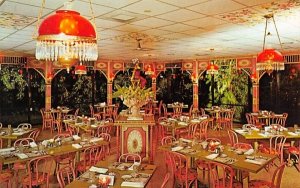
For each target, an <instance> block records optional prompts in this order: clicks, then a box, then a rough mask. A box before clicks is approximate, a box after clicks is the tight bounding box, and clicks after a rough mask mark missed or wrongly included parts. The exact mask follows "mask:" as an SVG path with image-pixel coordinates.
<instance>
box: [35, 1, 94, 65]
mask: <svg viewBox="0 0 300 188" xmlns="http://www.w3.org/2000/svg"><path fill="white" fill-rule="evenodd" d="M44 5H45V0H43V3H42V7H41V12H42V9H43V8H44ZM70 5H71V2H66V3H65V8H64V10H58V11H56V14H54V15H50V16H48V17H47V18H45V19H44V20H43V21H42V23H41V24H40V25H39V28H38V36H37V43H36V54H35V56H36V59H38V60H46V61H58V62H59V63H60V64H61V65H63V67H64V68H66V69H67V70H69V68H70V67H71V66H73V65H74V64H76V63H78V62H81V61H96V60H97V58H98V48H97V36H96V30H95V27H94V25H93V24H92V23H91V22H90V21H89V20H87V19H86V18H84V17H82V16H80V14H79V13H78V12H76V11H73V10H71V8H70ZM90 7H91V11H92V15H93V9H92V4H91V0H90ZM41 12H40V15H39V18H38V20H39V19H40V17H41V15H42V14H41ZM93 18H94V16H93Z"/></svg>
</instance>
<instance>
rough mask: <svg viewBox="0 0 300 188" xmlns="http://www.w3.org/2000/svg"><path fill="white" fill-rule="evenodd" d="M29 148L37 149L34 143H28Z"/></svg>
mask: <svg viewBox="0 0 300 188" xmlns="http://www.w3.org/2000/svg"><path fill="white" fill-rule="evenodd" d="M29 146H30V147H31V148H35V147H37V144H36V143H35V142H30V143H29Z"/></svg>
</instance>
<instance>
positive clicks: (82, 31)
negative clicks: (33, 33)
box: [38, 10, 96, 40]
mask: <svg viewBox="0 0 300 188" xmlns="http://www.w3.org/2000/svg"><path fill="white" fill-rule="evenodd" d="M38 33H39V38H42V36H43V35H44V36H45V37H50V36H47V35H63V34H64V35H67V36H70V37H73V38H74V37H87V38H91V39H95V38H96V31H95V29H94V26H93V25H92V24H91V23H90V22H89V21H88V20H87V19H85V18H84V17H82V16H80V14H79V13H78V12H76V11H72V10H58V11H56V14H54V15H51V16H49V17H47V18H46V19H45V20H44V21H43V22H42V23H41V25H40V27H39V31H38ZM53 37H55V39H54V40H56V37H57V36H53Z"/></svg>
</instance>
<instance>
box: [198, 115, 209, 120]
mask: <svg viewBox="0 0 300 188" xmlns="http://www.w3.org/2000/svg"><path fill="white" fill-rule="evenodd" d="M199 119H201V120H203V119H207V117H206V116H203V117H199Z"/></svg>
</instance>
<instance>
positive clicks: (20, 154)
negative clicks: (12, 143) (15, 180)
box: [15, 153, 28, 159]
mask: <svg viewBox="0 0 300 188" xmlns="http://www.w3.org/2000/svg"><path fill="white" fill-rule="evenodd" d="M15 155H16V156H17V157H19V158H20V159H26V158H28V156H27V155H26V154H24V153H16V154H15Z"/></svg>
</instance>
